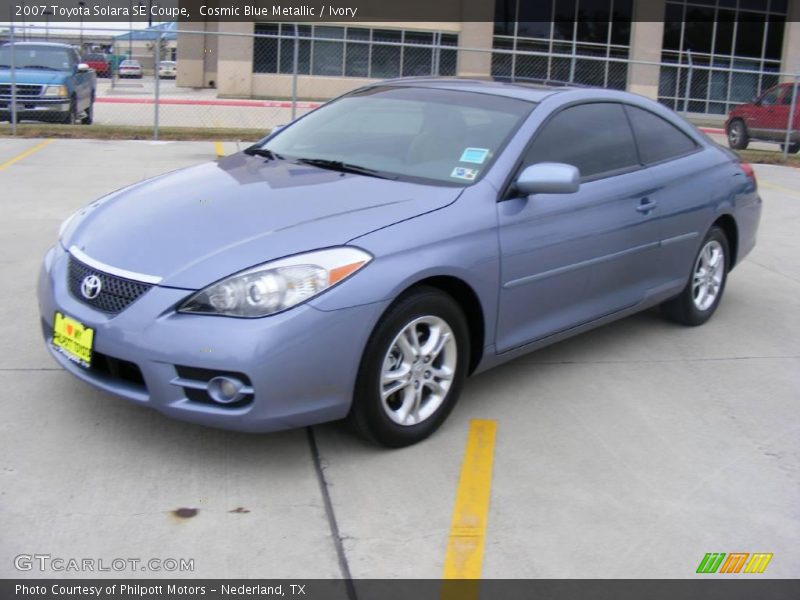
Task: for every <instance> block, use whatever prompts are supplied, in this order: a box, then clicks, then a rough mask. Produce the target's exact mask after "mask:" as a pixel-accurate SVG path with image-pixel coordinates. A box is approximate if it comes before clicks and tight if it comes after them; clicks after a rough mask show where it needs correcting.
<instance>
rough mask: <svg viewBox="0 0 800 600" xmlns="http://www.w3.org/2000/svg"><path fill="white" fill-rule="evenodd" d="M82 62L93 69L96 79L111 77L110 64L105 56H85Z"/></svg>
mask: <svg viewBox="0 0 800 600" xmlns="http://www.w3.org/2000/svg"><path fill="white" fill-rule="evenodd" d="M83 62H84V63H86V64H87V65H89V67H90V68H92V69H94V70H95V72H96V73H97V76H98V77H111V63H110V62H109V60H108V57H107V56H106V55H105V54H100V53H95V54H87V55H86V56H84V57H83Z"/></svg>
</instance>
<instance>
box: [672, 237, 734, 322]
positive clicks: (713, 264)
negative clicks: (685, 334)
mask: <svg viewBox="0 0 800 600" xmlns="http://www.w3.org/2000/svg"><path fill="white" fill-rule="evenodd" d="M692 265H693V266H692V272H691V274H690V275H689V282H688V283H687V284H686V287H685V288H684V289H683V291H682V292H681V293H680V294H679V295H678V296H676V297H675V298H672V299H671V300H667V301H666V302H664V303H663V304H662V305H661V311H662V312H663V314H664V316H666V317H667V318H668V319H670V320H671V321H675V322H676V323H680V324H681V325H688V326H690V327H695V326H697V325H702V324H703V323H705V322H706V321H708V320H709V319H710V318H711V315H713V314H714V311H716V310H717V306H719V303H720V300H722V293H723V292H724V291H725V282H726V281H727V279H728V268H729V266H730V251H729V247H728V238H727V237H726V235H725V232H723V231H722V229H720V228H719V227H716V226H714V227H712V228H711V230H710V231H709V232H708V234H706V237H705V239H704V240H703V243H702V244H701V245H700V250H699V251H698V253H697V256H696V257H695V260H694V262H693V263H692Z"/></svg>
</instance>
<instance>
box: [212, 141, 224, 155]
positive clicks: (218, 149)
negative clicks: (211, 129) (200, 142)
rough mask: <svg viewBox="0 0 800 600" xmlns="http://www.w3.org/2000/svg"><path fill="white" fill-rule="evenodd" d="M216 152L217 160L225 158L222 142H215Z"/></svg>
mask: <svg viewBox="0 0 800 600" xmlns="http://www.w3.org/2000/svg"><path fill="white" fill-rule="evenodd" d="M214 152H216V153H217V158H222V157H223V156H225V148H223V147H222V142H214Z"/></svg>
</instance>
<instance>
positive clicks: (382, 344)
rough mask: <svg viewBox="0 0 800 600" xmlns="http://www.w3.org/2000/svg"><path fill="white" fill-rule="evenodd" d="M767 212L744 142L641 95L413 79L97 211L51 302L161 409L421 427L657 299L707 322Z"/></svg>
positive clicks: (112, 199)
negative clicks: (726, 142) (721, 140)
mask: <svg viewBox="0 0 800 600" xmlns="http://www.w3.org/2000/svg"><path fill="white" fill-rule="evenodd" d="M760 213H761V199H760V197H759V194H758V191H757V186H756V177H755V175H754V173H753V169H752V168H751V167H750V166H749V165H747V164H745V163H742V162H740V161H739V159H738V158H737V157H736V155H735V154H734V153H732V152H730V151H729V150H727V149H724V148H722V147H720V146H718V145H717V144H715V143H714V142H712V141H711V140H710V139H709V138H707V137H706V136H704V135H703V134H701V133H699V132H698V131H697V130H696V129H695V128H694V127H693V126H692V125H690V124H688V123H686V122H685V121H683V120H682V119H680V118H679V117H677V116H676V115H675V114H674V113H672V112H671V111H670V110H669V109H667V108H665V107H664V106H662V105H660V104H658V103H656V102H653V101H650V100H647V99H645V98H643V97H641V96H637V95H633V94H628V93H624V92H617V91H611V90H600V89H588V88H586V89H577V88H575V89H572V88H563V87H560V88H552V87H545V86H531V87H527V86H520V85H506V84H500V83H492V82H483V81H471V80H447V79H442V80H439V79H410V80H394V81H388V82H383V83H378V84H374V85H370V86H368V87H364V88H361V89H359V90H356V91H354V92H351V93H349V94H347V95H345V96H342V97H340V98H338V99H336V100H333V101H331V102H329V103H327V104H325V105H324V106H322V107H321V108H319V109H317V110H315V111H313V112H311V113H309V114H307V115H305V116H303V117H301V118H300V119H298V120H296V121H294V122H293V123H291V124H290V125H288V126H287V127H285V128H283V129H281V130H280V131H278V132H275V133H272V134H271V135H269V136H267V137H266V138H264V139H262V140H261V141H259V142H258V143H256V144H255V145H253V146H251V147H250V148H248V149H246V150H244V151H243V152H239V153H236V154H233V155H230V156H227V157H225V158H223V159H221V160H219V161H218V162H213V163H207V164H203V165H199V166H193V167H188V168H186V169H183V170H180V171H176V172H173V173H170V174H167V175H164V176H161V177H156V178H155V179H151V180H149V181H145V182H141V183H138V184H136V185H134V186H132V187H129V188H126V189H122V190H119V191H116V192H113V193H111V194H110V195H108V196H105V197H104V198H101V199H100V200H97V201H95V202H92V203H91V204H89V205H88V206H86V207H85V208H83V209H81V210H79V211H78V212H77V213H75V214H74V215H72V216H71V217H69V218H68V219H67V220H66V221H65V222H64V223H63V224H62V226H61V229H60V232H59V238H58V242H57V243H56V245H55V246H54V247H53V248H52V249H51V250H50V251H49V252H48V253H47V255H46V256H45V259H44V266H43V268H42V270H41V274H40V278H39V284H38V297H39V310H40V314H41V319H42V327H43V333H44V338H45V340H46V343H47V347H48V348H49V349H50V351H51V353H52V355H53V356H54V357H55V359H56V361H57V362H58V363H59V364H60V365H61V366H62V367H63V368H65V369H66V370H68V371H69V372H71V373H72V374H73V375H75V376H77V377H78V378H80V379H82V380H84V381H86V382H88V383H90V384H92V385H94V386H95V387H98V388H100V389H102V390H105V391H107V392H110V393H113V394H117V395H119V396H122V397H124V398H127V399H128V400H130V401H133V402H135V403H138V404H140V405H142V406H148V407H151V408H155V409H157V410H159V411H161V412H163V413H165V414H167V415H170V416H172V417H177V418H180V419H185V420H187V421H193V422H196V423H203V424H206V425H211V426H216V427H223V428H230V429H238V430H245V431H271V430H276V429H284V428H289V427H300V426H305V425H311V424H314V423H320V422H323V421H331V420H335V419H342V418H348V419H349V420H350V421H351V423H352V424H353V425H354V426H355V427H356V429H357V430H359V431H360V432H362V433H363V434H364V435H365V436H366V437H368V438H369V439H372V440H374V441H377V442H379V443H381V444H384V445H387V446H404V445H407V444H411V443H414V442H417V441H419V440H421V439H423V438H425V437H426V436H428V435H430V434H431V433H432V432H433V431H434V430H435V429H436V428H437V427H438V426H439V425H440V424H441V423H442V422H443V421H444V419H445V418H446V417H447V415H448V413H449V412H450V411H451V410H452V409H453V406H454V404H455V402H456V400H457V398H458V396H459V394H460V392H461V389H462V384H463V383H464V380H465V378H466V376H467V375H468V374H471V373H477V372H480V371H484V370H486V369H489V368H491V367H494V366H496V365H499V364H501V363H504V362H506V361H508V360H511V359H513V358H515V357H517V356H520V355H521V354H524V353H527V352H530V351H532V350H535V349H537V348H541V347H543V346H546V345H548V344H552V343H553V342H556V341H558V340H562V339H564V338H567V337H569V336H572V335H575V334H577V333H580V332H583V331H586V330H588V329H591V328H593V327H597V326H599V325H603V324H605V323H609V322H611V321H614V320H616V319H619V318H621V317H625V316H627V315H630V314H632V313H635V312H637V311H641V310H644V309H646V308H649V307H652V306H656V305H661V306H662V307H663V311H664V313H665V314H666V315H667V316H668V317H669V318H671V319H673V320H675V321H677V322H679V323H682V324H685V325H700V324H702V323H704V322H705V321H706V320H708V319H709V317H711V315H712V314H713V313H714V311H715V310H716V309H717V306H718V305H719V303H720V299H721V298H722V294H723V291H724V289H725V283H726V279H727V275H728V272H729V271H730V270H731V269H732V268H733V267H734V266H736V265H737V264H738V263H740V262H741V261H742V259H743V258H744V257H745V256H746V255H747V253H748V252H750V250H751V249H752V248H753V246H754V244H755V238H756V229H757V227H758V223H759V218H760Z"/></svg>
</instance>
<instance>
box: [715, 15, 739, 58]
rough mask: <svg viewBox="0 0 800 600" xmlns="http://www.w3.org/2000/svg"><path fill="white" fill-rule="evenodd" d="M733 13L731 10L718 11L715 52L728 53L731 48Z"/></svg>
mask: <svg viewBox="0 0 800 600" xmlns="http://www.w3.org/2000/svg"><path fill="white" fill-rule="evenodd" d="M735 14H736V13H734V12H733V11H732V10H721V11H719V20H718V21H717V39H716V41H715V42H714V53H715V54H725V55H730V53H731V50H732V49H733V18H734V16H735Z"/></svg>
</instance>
